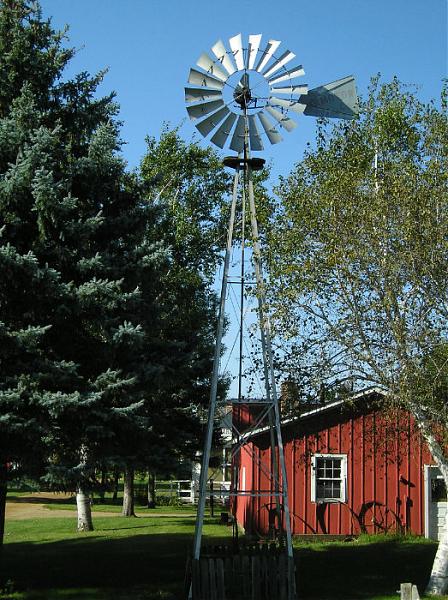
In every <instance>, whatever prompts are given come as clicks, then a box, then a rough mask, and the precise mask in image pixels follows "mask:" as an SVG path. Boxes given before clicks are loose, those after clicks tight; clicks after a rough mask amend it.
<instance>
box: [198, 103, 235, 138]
mask: <svg viewBox="0 0 448 600" xmlns="http://www.w3.org/2000/svg"><path fill="white" fill-rule="evenodd" d="M229 113H230V110H229V109H228V108H227V106H223V107H222V108H220V109H219V110H217V111H216V112H215V113H213V114H212V115H210V116H208V117H207V118H206V119H204V120H203V121H201V122H200V123H198V124H197V125H196V129H197V130H198V131H200V132H201V133H202V135H203V136H204V137H207V136H208V134H209V133H210V132H211V131H213V129H214V128H215V127H217V126H218V125H219V124H220V123H221V121H222V120H223V119H225V118H226V117H227V115H228V114H229Z"/></svg>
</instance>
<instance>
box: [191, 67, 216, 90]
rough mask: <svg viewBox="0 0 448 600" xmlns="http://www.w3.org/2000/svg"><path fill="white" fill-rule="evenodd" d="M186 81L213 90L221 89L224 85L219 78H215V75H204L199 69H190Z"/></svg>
mask: <svg viewBox="0 0 448 600" xmlns="http://www.w3.org/2000/svg"><path fill="white" fill-rule="evenodd" d="M188 83H191V85H199V86H201V87H208V88H212V89H213V90H222V88H223V87H224V83H223V82H222V81H220V80H219V79H216V77H212V76H211V75H206V74H205V73H201V71H197V70H196V69H190V75H189V77H188Z"/></svg>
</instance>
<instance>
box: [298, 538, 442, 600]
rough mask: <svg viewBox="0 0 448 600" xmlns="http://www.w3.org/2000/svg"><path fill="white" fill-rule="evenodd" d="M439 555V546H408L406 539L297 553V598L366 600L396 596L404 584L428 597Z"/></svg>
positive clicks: (416, 543)
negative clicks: (367, 599)
mask: <svg viewBox="0 0 448 600" xmlns="http://www.w3.org/2000/svg"><path fill="white" fill-rule="evenodd" d="M436 549H437V544H431V543H427V542H425V541H423V540H422V542H421V543H418V542H416V541H409V542H406V538H403V539H400V538H391V539H390V540H384V541H381V542H373V543H371V544H362V543H359V542H357V541H356V539H355V540H354V541H352V542H347V543H346V544H341V543H339V544H327V545H325V544H324V545H319V546H317V547H314V548H313V547H312V546H310V547H306V546H304V547H301V548H298V549H297V550H296V552H295V555H296V568H297V581H298V595H299V597H300V598H302V599H308V598H309V599H311V598H334V599H335V600H336V599H339V598H340V599H341V600H342V599H344V600H348V599H350V600H356V599H360V600H361V599H364V598H372V597H373V596H381V595H386V596H387V595H394V594H395V593H396V590H397V589H399V587H400V583H401V582H404V581H411V582H412V583H414V584H416V585H417V586H418V588H419V591H420V592H423V590H424V588H425V586H426V583H427V580H428V577H429V573H430V571H431V565H432V562H433V560H434V555H435V552H436ZM316 582H318V583H317V584H316Z"/></svg>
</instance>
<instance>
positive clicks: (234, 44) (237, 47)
mask: <svg viewBox="0 0 448 600" xmlns="http://www.w3.org/2000/svg"><path fill="white" fill-rule="evenodd" d="M229 44H230V47H231V49H232V52H233V56H234V58H235V62H236V68H237V69H238V71H243V70H244V53H243V43H242V41H241V33H239V34H238V35H235V36H234V37H231V38H230V39H229Z"/></svg>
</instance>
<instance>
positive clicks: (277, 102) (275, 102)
mask: <svg viewBox="0 0 448 600" xmlns="http://www.w3.org/2000/svg"><path fill="white" fill-rule="evenodd" d="M269 105H270V106H283V108H287V109H288V110H292V111H293V112H295V113H297V114H298V115H300V114H302V113H303V111H304V110H305V108H306V104H303V103H302V102H300V99H299V100H285V99H284V98H276V97H275V96H271V97H270V98H269Z"/></svg>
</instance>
